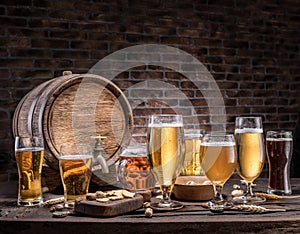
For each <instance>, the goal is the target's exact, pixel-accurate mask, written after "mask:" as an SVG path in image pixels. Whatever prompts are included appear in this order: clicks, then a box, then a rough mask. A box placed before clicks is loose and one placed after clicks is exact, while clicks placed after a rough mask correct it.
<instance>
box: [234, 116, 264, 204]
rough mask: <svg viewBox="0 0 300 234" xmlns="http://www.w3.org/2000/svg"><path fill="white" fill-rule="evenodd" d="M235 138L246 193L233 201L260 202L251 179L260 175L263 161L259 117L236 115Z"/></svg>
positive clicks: (238, 167)
mask: <svg viewBox="0 0 300 234" xmlns="http://www.w3.org/2000/svg"><path fill="white" fill-rule="evenodd" d="M234 133H235V138H236V141H237V149H238V166H237V171H238V174H239V176H240V177H241V178H242V179H243V180H244V181H245V182H246V186H247V190H246V193H245V194H244V195H243V196H241V197H237V198H235V199H234V202H235V203H238V204H240V203H242V204H243V203H260V202H263V201H265V199H264V198H260V197H257V196H255V194H254V193H253V191H252V183H253V181H254V180H255V179H256V178H257V177H258V176H259V175H260V173H261V171H262V169H263V167H264V162H265V157H266V155H265V146H264V135H263V126H262V121H261V118H260V117H237V118H236V121H235V132H234Z"/></svg>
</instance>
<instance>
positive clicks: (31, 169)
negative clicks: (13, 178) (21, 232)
mask: <svg viewBox="0 0 300 234" xmlns="http://www.w3.org/2000/svg"><path fill="white" fill-rule="evenodd" d="M15 157H16V162H17V167H18V174H19V189H18V202H17V203H18V205H24V206H35V205H41V204H42V202H43V197H42V185H41V173H42V165H43V160H44V144H43V138H42V137H36V136H35V137H19V136H17V137H16V140H15Z"/></svg>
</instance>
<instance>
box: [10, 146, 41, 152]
mask: <svg viewBox="0 0 300 234" xmlns="http://www.w3.org/2000/svg"><path fill="white" fill-rule="evenodd" d="M42 150H44V148H43V147H31V148H20V149H16V152H37V151H42Z"/></svg>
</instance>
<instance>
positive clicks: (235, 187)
mask: <svg viewBox="0 0 300 234" xmlns="http://www.w3.org/2000/svg"><path fill="white" fill-rule="evenodd" d="M232 188H233V189H234V190H238V189H240V188H241V186H239V185H238V184H234V185H233V186H232Z"/></svg>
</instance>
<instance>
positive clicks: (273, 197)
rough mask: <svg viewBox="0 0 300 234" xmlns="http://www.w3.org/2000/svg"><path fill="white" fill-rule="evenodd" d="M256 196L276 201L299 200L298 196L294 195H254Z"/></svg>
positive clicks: (299, 196)
mask: <svg viewBox="0 0 300 234" xmlns="http://www.w3.org/2000/svg"><path fill="white" fill-rule="evenodd" d="M255 194H256V196H258V197H262V198H266V199H268V200H278V199H282V198H294V199H295V198H300V195H294V196H279V195H276V194H269V193H255Z"/></svg>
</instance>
